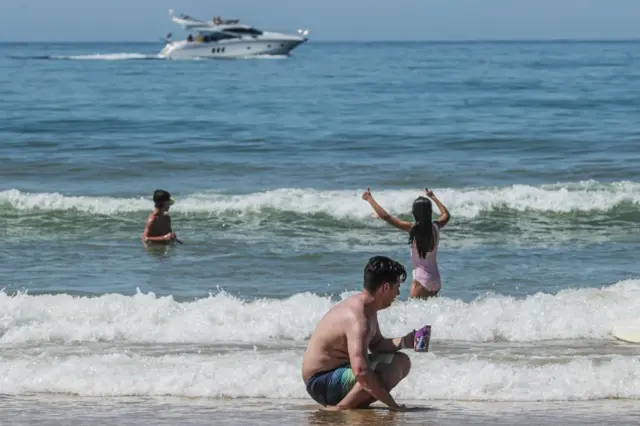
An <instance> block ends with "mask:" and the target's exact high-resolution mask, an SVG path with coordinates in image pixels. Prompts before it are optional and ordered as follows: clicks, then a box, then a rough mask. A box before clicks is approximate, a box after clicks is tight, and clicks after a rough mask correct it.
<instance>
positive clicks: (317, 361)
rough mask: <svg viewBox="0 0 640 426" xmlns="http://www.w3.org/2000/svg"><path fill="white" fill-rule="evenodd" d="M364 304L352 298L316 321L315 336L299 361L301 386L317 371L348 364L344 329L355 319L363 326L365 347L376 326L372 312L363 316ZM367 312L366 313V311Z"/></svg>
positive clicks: (374, 314)
mask: <svg viewBox="0 0 640 426" xmlns="http://www.w3.org/2000/svg"><path fill="white" fill-rule="evenodd" d="M366 311H367V309H366V300H365V298H364V296H363V295H362V294H356V295H354V296H351V297H349V298H348V299H346V300H343V301H342V302H340V303H338V304H336V305H335V306H334V307H333V308H331V309H330V310H329V312H327V313H326V314H325V316H324V317H323V318H322V319H321V320H320V322H319V323H318V326H317V328H316V332H315V333H314V334H313V335H312V336H311V338H310V339H309V345H308V346H307V350H306V351H305V353H304V357H303V358H302V378H303V380H304V381H305V383H306V382H307V381H308V380H309V378H310V377H311V376H313V375H314V374H316V373H318V372H320V371H329V370H333V369H334V368H336V367H338V366H340V365H345V364H348V363H349V349H348V347H347V328H348V327H349V326H350V324H353V323H354V322H355V321H356V320H357V319H360V320H364V321H365V322H366V323H367V328H368V335H367V342H366V343H367V347H368V346H369V344H370V343H371V340H372V339H373V337H374V335H375V332H376V327H377V325H378V316H377V313H376V312H375V311H373V313H371V312H369V313H366ZM369 311H370V309H369Z"/></svg>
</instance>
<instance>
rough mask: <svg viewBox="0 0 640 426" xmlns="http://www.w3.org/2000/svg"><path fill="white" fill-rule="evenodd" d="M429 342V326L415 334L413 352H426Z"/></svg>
mask: <svg viewBox="0 0 640 426" xmlns="http://www.w3.org/2000/svg"><path fill="white" fill-rule="evenodd" d="M430 340H431V326H430V325H425V326H424V327H422V328H421V329H420V330H417V331H416V333H415V337H414V341H413V350H414V351H416V352H428V351H429V341H430Z"/></svg>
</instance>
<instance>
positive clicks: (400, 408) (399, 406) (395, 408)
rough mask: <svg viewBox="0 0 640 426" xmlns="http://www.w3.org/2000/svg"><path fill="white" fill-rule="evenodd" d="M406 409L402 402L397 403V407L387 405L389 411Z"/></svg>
mask: <svg viewBox="0 0 640 426" xmlns="http://www.w3.org/2000/svg"><path fill="white" fill-rule="evenodd" d="M408 410H409V409H408V408H407V406H406V405H404V404H401V405H398V406H397V407H389V411H408Z"/></svg>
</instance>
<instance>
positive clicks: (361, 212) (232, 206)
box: [0, 181, 640, 219]
mask: <svg viewBox="0 0 640 426" xmlns="http://www.w3.org/2000/svg"><path fill="white" fill-rule="evenodd" d="M436 192H437V194H438V196H439V197H440V199H441V200H442V201H443V202H444V203H445V204H446V205H447V207H448V208H449V209H450V210H451V211H452V212H455V216H456V217H463V218H474V217H477V216H478V215H480V214H482V213H483V212H486V211H492V210H496V209H505V208H506V209H512V210H516V211H519V212H524V211H535V212H552V213H567V212H590V211H599V212H604V211H609V210H611V209H612V208H614V207H615V206H617V205H619V204H620V203H633V204H636V205H638V206H640V184H638V183H634V182H626V181H625V182H617V183H612V184H600V183H597V182H592V181H589V182H581V183H572V184H557V185H546V186H539V187H535V186H528V185H512V186H508V187H501V188H465V189H448V188H443V189H436ZM373 193H374V196H375V197H376V199H377V200H378V201H379V202H380V203H381V204H382V205H383V206H384V207H385V208H387V209H388V210H389V211H390V212H392V213H395V214H398V213H408V212H409V209H410V206H411V203H412V202H413V200H414V199H415V197H416V196H418V195H421V194H420V191H410V190H382V191H376V190H375V188H374V192H373ZM177 198H178V202H177V203H176V204H175V206H174V207H173V211H174V212H178V213H184V214H190V213H204V214H211V215H218V214H220V215H221V214H228V213H230V212H232V213H234V214H235V215H236V216H242V215H246V214H252V213H256V212H261V211H264V210H265V209H270V210H274V211H281V212H295V213H299V214H318V213H323V214H327V215H330V216H333V217H336V218H353V219H366V218H371V216H372V210H371V207H370V206H369V205H368V204H367V203H365V202H364V201H363V200H362V199H361V190H360V189H357V190H355V189H354V190H335V191H318V190H315V189H305V188H299V189H296V188H281V189H276V190H272V191H264V192H257V193H253V194H243V195H227V194H217V193H196V194H185V195H181V194H178V197H177ZM1 204H8V205H9V206H11V207H12V208H14V209H18V210H35V209H39V210H46V211H67V210H74V211H79V212H85V213H92V214H104V215H110V214H114V215H115V214H120V213H128V212H139V211H147V210H149V208H150V205H151V202H150V199H149V196H144V197H142V196H141V197H131V198H112V197H91V196H67V195H63V194H59V193H24V192H21V191H18V190H15V189H13V190H8V191H3V192H0V205H1Z"/></svg>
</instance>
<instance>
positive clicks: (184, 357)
mask: <svg viewBox="0 0 640 426" xmlns="http://www.w3.org/2000/svg"><path fill="white" fill-rule="evenodd" d="M408 354H409V356H410V357H411V360H412V371H411V373H410V375H409V376H408V377H407V379H405V380H404V381H402V382H401V383H400V384H399V385H398V386H397V387H396V388H395V389H394V391H393V393H394V394H395V397H396V398H398V399H399V400H401V401H402V400H405V401H406V400H467V401H468V400H471V401H554V400H555V401H558V400H559V401H566V400H593V399H604V398H633V399H638V398H640V368H639V367H640V362H639V361H638V359H637V358H635V357H623V356H612V357H608V358H607V359H604V360H594V359H589V358H586V357H576V358H574V359H573V360H571V361H568V362H565V363H551V364H546V365H531V364H529V365H526V364H525V365H523V364H516V363H501V362H495V361H483V360H479V359H477V358H475V357H473V356H470V357H468V359H463V360H461V359H452V358H448V357H446V356H439V355H437V354H435V353H428V354H416V353H412V352H408ZM301 356H302V354H301V352H300V351H281V352H262V351H246V352H240V353H231V354H219V355H211V354H202V355H197V354H170V355H164V356H147V355H140V354H137V353H135V352H127V353H112V354H102V355H70V356H60V355H59V354H43V355H40V356H37V357H33V358H27V359H19V360H10V361H9V360H5V359H0V374H1V375H2V378H3V380H2V381H0V393H2V394H5V395H6V394H13V395H15V394H32V393H64V394H75V395H81V396H169V395H170V396H181V397H192V398H193V397H207V398H267V399H285V398H286V399H298V398H299V399H305V400H307V401H311V400H310V399H309V396H308V395H307V393H306V391H305V389H304V384H303V382H302V379H301V378H300V363H301Z"/></svg>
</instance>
